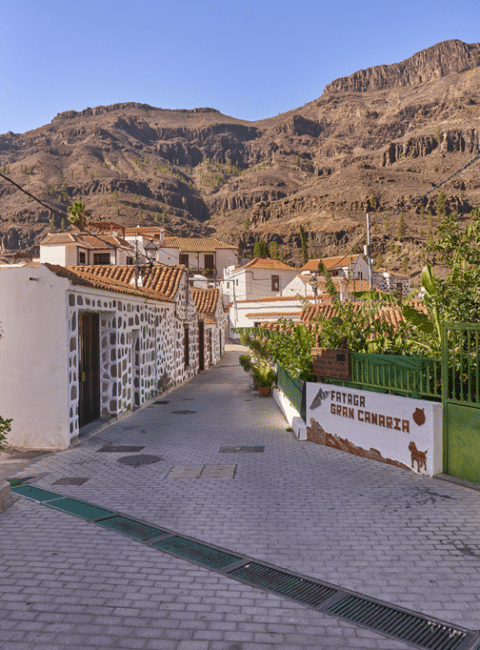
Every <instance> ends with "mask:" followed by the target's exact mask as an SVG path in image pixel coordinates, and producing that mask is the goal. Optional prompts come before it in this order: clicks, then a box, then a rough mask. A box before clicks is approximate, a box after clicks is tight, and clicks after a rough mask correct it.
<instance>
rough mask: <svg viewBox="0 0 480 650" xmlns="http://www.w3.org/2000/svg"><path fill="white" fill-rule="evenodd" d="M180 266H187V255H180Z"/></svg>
mask: <svg viewBox="0 0 480 650" xmlns="http://www.w3.org/2000/svg"><path fill="white" fill-rule="evenodd" d="M180 264H185V266H188V253H180Z"/></svg>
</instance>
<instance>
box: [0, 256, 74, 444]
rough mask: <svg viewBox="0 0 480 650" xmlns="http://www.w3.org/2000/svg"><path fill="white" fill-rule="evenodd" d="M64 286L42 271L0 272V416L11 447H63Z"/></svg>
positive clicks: (66, 414)
mask: <svg viewBox="0 0 480 650" xmlns="http://www.w3.org/2000/svg"><path fill="white" fill-rule="evenodd" d="M67 287H68V281H67V280H65V279H63V278H58V277H57V276H55V275H53V274H52V273H51V272H50V271H49V270H48V269H47V268H45V267H39V268H26V269H25V268H14V269H2V270H1V271H0V328H1V330H2V331H3V335H2V337H1V338H0V415H1V416H2V417H3V418H13V422H12V430H11V432H10V433H8V434H7V443H9V444H11V445H13V446H14V447H18V448H27V449H66V448H67V447H68V445H69V434H68V431H69V411H68V400H69V394H68V390H69V381H68V379H69V376H68V375H69V368H68V353H67V350H68V339H67V332H68V324H67V310H66V306H65V292H66V290H67Z"/></svg>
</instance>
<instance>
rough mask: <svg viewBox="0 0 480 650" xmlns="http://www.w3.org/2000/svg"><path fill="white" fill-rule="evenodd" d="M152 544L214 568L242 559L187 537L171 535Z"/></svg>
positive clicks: (220, 567)
mask: <svg viewBox="0 0 480 650" xmlns="http://www.w3.org/2000/svg"><path fill="white" fill-rule="evenodd" d="M152 546H155V548H158V549H160V550H162V551H167V552H169V553H174V554H175V555H180V556H181V557H185V558H188V559H189V560H193V561H194V562H198V564H203V565H205V566H209V567H212V568H213V569H223V568H225V567H226V566H228V565H229V564H233V563H234V562H238V561H239V560H241V559H242V558H241V556H237V555H232V554H231V553H226V552H225V551H219V550H218V549H215V548H212V547H211V546H205V545H204V544H199V543H198V542H194V541H193V540H191V539H186V538H185V537H169V538H168V539H165V540H162V541H160V542H154V543H153V544H152Z"/></svg>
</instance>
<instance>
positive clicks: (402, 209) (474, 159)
mask: <svg viewBox="0 0 480 650" xmlns="http://www.w3.org/2000/svg"><path fill="white" fill-rule="evenodd" d="M477 160H480V154H478V155H477V156H475V158H472V160H470V161H469V162H468V163H467V164H466V165H464V166H463V167H460V169H457V171H455V172H453V174H450V176H448V177H447V178H444V179H443V181H440V183H437V185H434V186H433V187H432V188H431V189H430V190H428V192H425V193H424V194H421V195H420V196H417V197H416V198H415V199H413V200H412V201H410V203H407V204H406V205H403V206H401V207H400V208H397V209H396V210H394V211H393V212H390V214H385V215H382V216H381V217H378V218H377V219H374V220H372V221H371V222H370V226H373V225H374V224H376V223H378V222H379V221H383V220H384V219H390V217H394V216H396V215H397V214H399V213H400V212H403V211H404V210H407V209H408V208H409V207H410V206H412V205H414V204H415V203H418V202H419V201H421V200H422V199H424V198H425V197H426V196H428V195H429V194H431V193H432V192H435V190H438V188H439V187H442V185H445V183H448V181H450V180H451V179H452V178H454V177H455V176H457V175H458V174H460V173H461V172H463V171H465V169H467V167H470V165H473V163H475V162H477ZM366 234H367V233H366V231H364V232H363V234H362V236H361V237H359V239H357V240H356V241H355V243H354V244H352V246H351V247H350V248H349V249H348V252H347V253H345V255H348V254H349V253H351V252H352V251H353V249H354V248H355V247H356V246H357V245H358V244H359V243H360V242H361V241H362V240H363V239H364V238H365V235H366Z"/></svg>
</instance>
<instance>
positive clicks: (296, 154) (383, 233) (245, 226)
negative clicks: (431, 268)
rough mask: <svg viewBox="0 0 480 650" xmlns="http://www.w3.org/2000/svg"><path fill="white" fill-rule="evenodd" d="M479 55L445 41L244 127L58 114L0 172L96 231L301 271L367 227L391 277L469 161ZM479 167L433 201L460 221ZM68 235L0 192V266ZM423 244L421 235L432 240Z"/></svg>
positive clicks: (479, 86) (417, 256)
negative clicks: (265, 249) (265, 250)
mask: <svg viewBox="0 0 480 650" xmlns="http://www.w3.org/2000/svg"><path fill="white" fill-rule="evenodd" d="M479 56H480V45H479V44H471V45H469V44H465V43H461V42H460V41H447V42H445V43H440V44H438V45H435V46H433V47H431V48H428V49H427V50H424V51H423V52H419V53H418V54H415V55H414V56H412V57H411V58H410V59H407V60H406V61H403V62H402V63H398V64H393V65H390V66H378V67H375V68H370V69H368V70H362V71H359V72H357V73H355V74H354V75H351V76H350V77H346V78H343V79H339V80H337V81H334V82H332V83H331V84H329V86H327V88H326V89H325V92H324V93H323V95H322V96H321V97H320V98H318V99H317V100H315V101H312V102H310V103H309V104H307V105H305V106H303V107H301V108H299V109H296V110H294V111H290V112H289V113H285V114H283V115H279V116H276V117H272V118H270V119H266V120H262V121H258V122H253V123H252V122H246V121H242V120H237V119H235V118H231V117H228V116H225V115H222V114H220V113H219V112H218V111H216V110H215V109H212V108H199V109H195V110H189V111H186V110H164V109H160V108H155V107H152V106H149V105H147V104H136V103H123V104H115V105H112V106H99V107H96V108H86V109H85V110H83V111H67V112H64V113H60V114H59V115H57V116H56V117H55V118H54V119H53V120H52V122H51V123H50V124H47V125H45V126H43V127H41V128H39V129H35V130H33V131H29V132H27V133H25V134H15V133H11V132H9V133H6V134H3V135H0V171H2V172H3V173H4V174H6V175H7V176H9V177H11V178H12V179H13V180H14V181H15V182H16V183H18V184H20V185H21V186H22V187H24V188H25V189H26V190H28V191H29V192H30V193H31V194H33V196H36V197H38V198H40V199H41V200H42V201H44V202H45V203H46V204H48V205H50V206H51V207H52V208H54V209H55V210H57V211H58V212H60V213H62V214H66V209H67V206H69V205H71V204H72V203H73V202H74V201H75V200H76V198H77V197H78V196H81V197H82V198H83V200H84V201H85V202H86V203H87V207H88V209H89V210H90V211H91V212H92V216H93V218H95V219H105V220H108V221H117V222H119V223H121V224H124V225H126V226H132V225H136V224H137V223H141V224H144V225H155V224H157V225H160V226H161V225H164V226H165V227H166V228H167V229H169V230H171V231H173V232H174V233H175V234H177V235H183V236H186V235H191V236H206V235H216V236H218V237H220V238H223V239H225V240H226V241H228V242H231V243H237V244H240V245H241V246H243V247H244V248H249V247H252V246H253V243H254V241H255V240H256V239H258V238H264V239H266V240H267V241H269V242H270V241H273V240H275V241H277V242H278V243H280V244H283V245H284V247H285V252H286V260H287V261H290V262H293V263H296V262H299V261H300V247H299V244H300V242H299V226H300V225H302V226H303V228H304V230H305V231H306V233H307V237H308V244H309V252H310V254H311V255H313V256H316V255H329V254H337V253H344V252H348V251H349V250H350V249H351V247H352V246H353V244H354V243H355V241H356V240H357V239H358V238H359V237H360V236H361V235H362V233H363V232H364V224H365V213H366V211H369V212H371V213H372V215H373V221H374V225H373V229H372V237H373V251H374V256H376V255H377V254H378V252H381V253H382V256H383V261H384V263H386V264H387V265H388V266H389V267H390V268H392V269H393V270H395V269H399V268H400V266H401V263H402V261H403V260H404V259H405V258H406V257H407V258H408V269H409V270H418V269H419V268H420V266H421V264H423V261H424V249H425V242H426V239H427V237H429V236H433V234H434V232H435V227H436V223H437V214H436V213H437V206H436V202H437V197H438V194H439V192H440V191H439V190H436V191H435V192H433V193H431V194H428V196H425V198H424V199H423V201H422V203H419V204H417V205H416V206H415V208H414V209H406V210H405V211H404V215H403V216H404V219H405V220H406V222H407V226H408V227H407V233H406V234H405V235H403V236H401V237H400V236H397V234H398V233H397V225H398V224H397V220H398V215H397V216H395V217H392V216H389V215H391V213H392V211H394V210H396V209H399V208H402V207H403V206H406V205H407V204H408V203H409V202H410V201H411V200H412V199H413V198H414V197H416V196H419V195H423V194H425V193H426V192H428V191H429V190H431V189H432V187H434V186H435V185H436V184H437V183H438V182H439V181H440V180H442V179H443V178H447V177H448V176H450V175H451V174H452V173H453V172H454V171H455V170H456V169H459V168H461V167H462V166H463V165H464V164H465V163H466V162H467V161H468V160H470V159H471V158H472V157H473V156H475V155H476V154H477V153H478V151H479V145H480V143H479V128H478V120H479V117H480V105H479V103H480V67H479V66H478V59H479ZM477 177H478V169H477V168H476V167H475V165H473V166H471V167H469V168H468V169H467V170H465V171H464V172H462V174H461V175H460V176H457V177H455V178H453V179H451V180H450V181H449V182H448V183H447V184H446V185H445V186H444V187H443V188H442V189H443V191H444V192H445V194H446V200H447V205H448V206H450V208H451V209H457V210H458V211H459V212H460V213H461V214H462V215H463V218H464V219H467V218H468V213H469V212H470V211H471V209H472V208H473V207H475V206H477V205H480V182H479V181H478V180H477ZM65 227H67V226H66V225H65V223H62V221H61V220H60V219H58V218H57V217H55V216H52V213H50V211H49V210H48V209H45V208H43V207H41V206H39V205H38V204H37V203H36V202H35V201H34V200H33V199H30V198H28V197H26V196H25V195H24V194H22V193H21V192H20V191H19V190H18V189H17V188H15V187H14V186H13V185H11V184H10V183H8V182H7V181H5V180H3V179H1V178H0V254H1V253H2V252H3V253H4V254H5V253H12V252H14V251H17V250H27V249H31V248H32V247H33V246H34V245H37V244H38V243H39V241H40V240H41V239H42V238H43V237H44V236H45V234H46V233H47V232H49V231H56V230H59V229H61V228H65ZM429 231H431V235H429Z"/></svg>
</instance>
